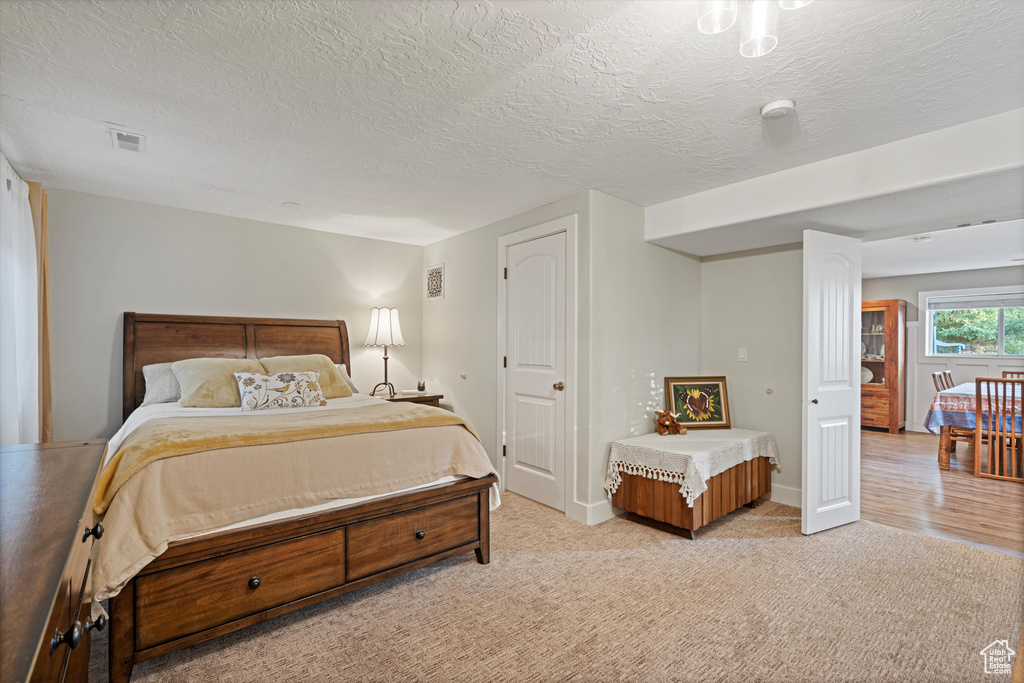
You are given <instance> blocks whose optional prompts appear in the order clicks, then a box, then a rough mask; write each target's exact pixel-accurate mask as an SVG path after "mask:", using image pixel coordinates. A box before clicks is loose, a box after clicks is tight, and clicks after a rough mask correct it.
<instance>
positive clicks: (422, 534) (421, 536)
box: [416, 529, 427, 540]
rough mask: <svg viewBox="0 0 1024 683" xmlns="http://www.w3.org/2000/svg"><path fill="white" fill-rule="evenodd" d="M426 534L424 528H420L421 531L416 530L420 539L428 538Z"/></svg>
mask: <svg viewBox="0 0 1024 683" xmlns="http://www.w3.org/2000/svg"><path fill="white" fill-rule="evenodd" d="M426 536H427V532H426V531H424V530H423V529H420V530H419V531H417V532H416V538H418V539H420V540H422V539H424V538H426Z"/></svg>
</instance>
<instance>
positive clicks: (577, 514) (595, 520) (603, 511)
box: [565, 500, 615, 526]
mask: <svg viewBox="0 0 1024 683" xmlns="http://www.w3.org/2000/svg"><path fill="white" fill-rule="evenodd" d="M565 516H566V517H568V518H569V519H571V520H573V521H574V522H580V523H581V524H586V525H587V526H594V525H595V524H600V523H601V522H607V521H608V520H609V519H611V518H612V517H614V516H615V512H614V510H613V509H612V502H611V501H610V500H602V501H601V502H599V503H589V504H588V503H577V502H576V501H573V502H571V503H569V504H568V505H566V506H565Z"/></svg>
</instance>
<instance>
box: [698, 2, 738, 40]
mask: <svg viewBox="0 0 1024 683" xmlns="http://www.w3.org/2000/svg"><path fill="white" fill-rule="evenodd" d="M738 16H739V0H701V2H700V3H699V4H698V5H697V30H698V31H700V32H701V33H706V34H708V35H714V34H716V33H721V32H722V31H728V30H729V29H730V28H732V25H733V24H735V23H736V18H737V17H738Z"/></svg>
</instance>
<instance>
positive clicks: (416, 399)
mask: <svg viewBox="0 0 1024 683" xmlns="http://www.w3.org/2000/svg"><path fill="white" fill-rule="evenodd" d="M442 398H444V394H426V393H424V394H395V395H394V397H392V398H386V399H384V400H385V401H392V402H395V403H422V404H423V405H428V406H434V407H435V408H440V407H441V399H442Z"/></svg>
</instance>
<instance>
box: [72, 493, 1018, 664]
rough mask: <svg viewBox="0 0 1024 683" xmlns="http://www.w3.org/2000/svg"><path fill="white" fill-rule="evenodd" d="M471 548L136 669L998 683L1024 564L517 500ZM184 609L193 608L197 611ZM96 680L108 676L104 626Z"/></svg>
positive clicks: (991, 556) (747, 525)
mask: <svg viewBox="0 0 1024 683" xmlns="http://www.w3.org/2000/svg"><path fill="white" fill-rule="evenodd" d="M503 498H504V505H503V506H502V507H501V509H499V510H498V511H497V512H495V513H494V516H493V521H492V534H491V535H492V539H493V541H492V548H491V558H492V559H491V564H490V565H488V566H481V565H478V564H477V563H476V561H475V559H474V558H473V555H472V553H470V554H467V555H465V556H464V557H459V558H453V559H450V560H448V561H445V562H443V563H440V564H438V565H434V566H433V567H429V568H427V569H423V570H420V571H417V572H413V573H412V574H410V575H406V576H404V577H399V578H397V579H393V580H391V581H389V582H385V583H383V584H378V585H376V586H373V587H370V588H368V589H364V590H362V591H357V592H355V593H351V594H349V595H346V596H342V597H339V598H335V599H333V600H329V601H327V602H325V603H321V604H319V605H316V606H313V607H310V608H307V609H305V610H300V611H299V612H297V613H293V614H290V615H286V616H283V617H279V618H277V619H272V620H270V621H268V622H264V623H262V624H259V625H257V626H254V627H251V628H248V629H245V630H243V631H241V632H238V633H234V634H231V635H228V636H225V637H222V638H219V639H216V640H213V641H210V642H207V643H203V644H200V645H197V646H195V647H192V648H189V649H186V650H182V651H179V652H176V653H174V654H171V655H168V656H166V657H162V658H158V659H154V660H150V661H148V662H144V663H142V664H140V665H138V666H137V667H136V668H135V674H134V676H133V678H132V680H133V681H140V682H142V681H146V682H156V681H167V682H174V683H180V682H182V681H303V680H308V681H565V680H572V681H974V680H977V681H990V682H992V681H997V680H1008V677H995V676H986V675H985V674H984V673H983V662H982V657H981V656H980V655H979V651H980V650H981V649H982V648H984V647H985V646H986V645H988V644H989V643H990V642H992V641H993V640H996V639H997V638H998V639H1000V640H1001V639H1008V640H1010V642H1011V644H1016V642H1017V639H1018V637H1019V634H1020V632H1021V623H1022V621H1024V560H1020V559H1016V558H1012V557H1009V556H1006V555H999V554H996V553H993V552H989V551H985V550H979V549H976V548H972V547H969V546H966V545H960V544H957V543H954V542H951V541H944V540H940V539H936V538H931V537H928V536H923V535H920V534H916V533H912V532H907V531H902V530H899V529H894V528H890V527H885V526H881V525H878V524H873V523H870V522H859V523H857V524H852V525H848V526H846V527H842V528H839V529H833V530H831V531H827V532H824V533H820V534H816V535H814V536H810V537H804V536H801V535H800V520H799V511H798V510H796V509H795V508H791V507H787V506H784V505H779V504H775V503H768V504H765V505H762V506H761V507H759V508H757V509H756V510H747V509H743V510H741V511H738V512H737V513H734V514H733V515H730V516H728V517H726V518H725V519H723V520H720V521H718V522H716V523H714V524H713V525H711V526H709V527H706V528H705V529H703V530H702V532H703V533H701V534H700V535H699V536H698V538H697V539H696V540H694V541H688V540H685V539H682V538H678V537H674V536H671V535H668V534H665V533H662V532H660V531H656V530H654V529H649V528H647V527H643V526H639V525H636V524H633V523H631V522H627V521H624V520H621V519H615V520H612V521H609V522H606V523H604V524H601V525H599V526H596V527H590V528H588V527H585V526H583V525H580V524H577V523H574V522H570V521H568V520H566V519H565V517H563V516H562V515H560V514H559V513H556V512H555V511H553V510H551V509H549V508H546V507H543V506H541V505H539V504H537V503H534V502H532V501H529V500H527V499H525V498H521V497H519V496H516V495H514V494H511V493H507V494H505V495H504V496H503ZM182 608H183V609H187V608H188V607H187V605H182ZM91 680H92V681H96V682H99V681H105V680H106V641H105V636H103V635H101V636H100V638H98V639H97V640H96V642H95V643H94V649H93V656H92V670H91Z"/></svg>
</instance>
